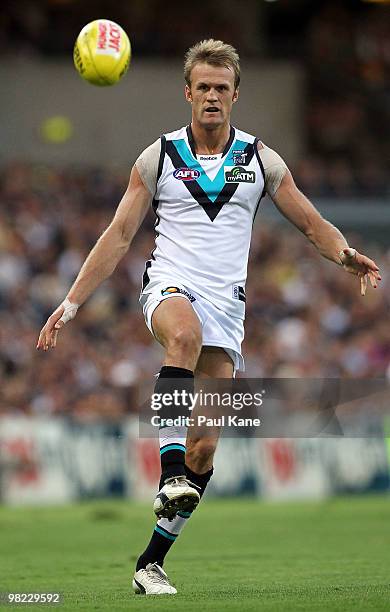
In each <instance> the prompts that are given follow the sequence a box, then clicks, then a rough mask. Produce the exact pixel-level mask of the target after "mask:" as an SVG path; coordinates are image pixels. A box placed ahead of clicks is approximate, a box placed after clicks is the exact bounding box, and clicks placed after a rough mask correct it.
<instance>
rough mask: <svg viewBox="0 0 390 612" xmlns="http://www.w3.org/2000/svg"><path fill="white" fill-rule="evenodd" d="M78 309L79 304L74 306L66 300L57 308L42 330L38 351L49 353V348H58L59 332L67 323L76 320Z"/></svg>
mask: <svg viewBox="0 0 390 612" xmlns="http://www.w3.org/2000/svg"><path fill="white" fill-rule="evenodd" d="M78 307H79V305H78V304H74V303H73V302H70V301H69V300H68V298H66V299H65V300H64V301H63V302H62V304H60V305H59V306H58V308H56V310H55V311H54V312H53V314H51V315H50V317H49V318H48V320H47V321H46V323H45V325H44V326H43V327H42V329H41V333H40V334H39V338H38V342H37V350H38V351H39V350H40V349H43V350H44V351H47V350H48V349H49V348H55V347H56V345H57V336H58V332H59V331H60V329H61V327H63V326H64V325H65V323H67V322H68V321H70V320H71V319H74V317H75V316H76V312H77V309H78Z"/></svg>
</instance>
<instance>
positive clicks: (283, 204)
mask: <svg viewBox="0 0 390 612" xmlns="http://www.w3.org/2000/svg"><path fill="white" fill-rule="evenodd" d="M268 151H271V149H268ZM259 153H263V155H264V153H265V151H264V152H263V151H259ZM272 153H274V152H272ZM275 155H277V154H275ZM269 157H270V159H271V156H270V155H269ZM279 160H280V162H279V164H277V163H276V162H277V160H276V159H275V160H274V162H275V163H274V165H273V166H272V164H270V165H269V167H268V175H267V168H266V188H267V181H268V185H269V189H267V191H268V193H269V195H270V196H271V198H272V200H273V202H274V203H275V205H276V207H277V208H278V209H279V210H280V212H281V213H282V214H283V215H284V216H285V217H286V219H288V220H289V221H290V222H291V223H293V224H294V225H295V226H296V227H297V228H298V229H299V230H300V231H301V232H302V233H303V234H304V235H305V236H306V237H307V238H308V239H309V240H310V242H311V243H312V244H314V246H315V247H316V248H317V249H318V251H319V252H320V253H321V255H322V256H323V257H326V258H327V259H330V260H331V261H333V262H335V263H337V264H339V265H342V266H343V268H344V270H346V272H349V273H351V274H356V275H357V276H358V277H359V278H360V290H361V294H362V295H364V294H365V292H366V288H367V279H369V280H370V282H371V285H372V286H373V287H377V282H378V281H379V280H381V277H380V274H379V268H378V266H377V265H376V263H375V262H374V261H373V260H372V259H370V258H369V257H367V256H366V255H363V254H362V253H358V252H357V251H356V250H355V249H353V248H351V247H349V245H348V243H347V241H346V239H345V238H344V236H343V235H342V233H341V232H340V230H338V229H337V227H335V226H334V225H332V223H329V221H327V220H326V219H324V218H323V217H322V216H321V214H320V213H319V212H318V210H317V209H316V208H315V206H313V204H312V203H311V202H310V200H309V199H308V198H307V197H306V196H305V195H304V194H303V193H302V192H301V191H300V190H299V189H298V187H297V186H296V184H295V182H294V179H293V177H292V175H291V172H290V171H289V170H288V168H287V167H286V165H285V164H284V162H283V160H282V159H281V158H279ZM282 163H283V164H284V167H283V166H282ZM278 166H279V167H278Z"/></svg>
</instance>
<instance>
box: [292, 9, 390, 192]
mask: <svg viewBox="0 0 390 612" xmlns="http://www.w3.org/2000/svg"><path fill="white" fill-rule="evenodd" d="M370 8H372V7H370ZM389 30H390V8H389V7H384V8H377V9H372V10H367V12H362V11H360V12H359V11H355V12H352V11H350V10H348V9H347V8H345V7H343V3H342V2H330V3H326V4H325V5H324V7H323V8H322V9H321V10H320V11H318V12H316V14H315V15H314V16H313V17H312V19H311V20H310V21H309V23H308V26H307V29H306V38H305V48H304V50H305V53H304V56H303V61H304V65H305V67H306V87H307V107H306V112H305V118H306V129H307V144H308V151H309V152H310V157H308V158H307V159H306V160H305V161H303V162H302V164H300V167H299V168H298V170H299V172H300V173H301V175H302V187H303V188H304V189H305V190H306V191H307V192H308V193H310V194H311V195H317V196H321V195H323V196H331V197H334V196H336V197H337V196H339V197H343V198H354V199H355V198H357V197H362V198H364V197H374V198H384V197H386V196H387V197H388V196H389V194H390V181H389V170H390V129H389V128H390V40H389V35H388V33H389Z"/></svg>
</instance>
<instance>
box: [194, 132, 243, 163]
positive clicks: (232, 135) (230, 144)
mask: <svg viewBox="0 0 390 612" xmlns="http://www.w3.org/2000/svg"><path fill="white" fill-rule="evenodd" d="M186 131H187V137H188V144H189V145H190V149H191V152H192V155H193V156H194V157H195V159H196V155H197V153H196V151H195V140H194V135H193V133H192V129H191V124H190V125H187V127H186ZM234 137H235V129H234V127H233V126H232V125H231V126H230V135H229V140H228V141H227V143H226V144H225V147H224V149H223V151H222V157H224V156H225V155H226V154H227V153H228V152H229V150H230V147H231V146H232V143H233V140H234Z"/></svg>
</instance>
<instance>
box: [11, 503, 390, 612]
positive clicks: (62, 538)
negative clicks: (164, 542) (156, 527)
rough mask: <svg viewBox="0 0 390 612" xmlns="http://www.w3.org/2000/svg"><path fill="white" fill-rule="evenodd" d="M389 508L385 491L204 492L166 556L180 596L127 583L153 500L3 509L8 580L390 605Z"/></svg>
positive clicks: (140, 600) (100, 592)
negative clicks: (248, 496)
mask: <svg viewBox="0 0 390 612" xmlns="http://www.w3.org/2000/svg"><path fill="white" fill-rule="evenodd" d="M389 519H390V498H385V497H367V498H364V499H363V498H348V499H339V500H333V501H327V502H322V503H283V504H275V503H272V504H270V503H259V502H256V501H254V500H244V499H241V500H240V499H239V500H218V501H209V500H206V501H205V502H203V504H202V505H201V507H200V509H199V510H198V511H197V513H196V514H195V515H194V516H193V517H192V519H191V521H190V523H189V525H188V526H187V527H186V529H185V530H184V532H183V533H182V535H181V536H180V538H179V539H178V541H177V542H176V543H175V545H174V547H173V548H172V549H171V552H170V556H169V558H168V559H167V562H166V564H165V569H166V570H167V572H168V573H169V576H170V578H171V580H172V582H173V583H174V584H175V585H176V587H177V588H178V590H179V593H178V595H176V596H174V597H172V596H160V597H149V598H145V597H141V596H135V595H133V593H132V591H131V590H130V588H129V585H130V577H131V575H132V571H133V567H134V562H135V560H136V557H137V553H138V552H139V551H141V549H142V548H143V546H144V544H145V542H146V538H147V536H149V533H150V531H151V529H152V525H153V518H152V514H151V510H150V508H149V507H148V506H143V505H135V504H133V503H130V502H127V503H125V502H95V503H85V504H79V505H76V506H69V507H61V508H42V509H41V508H39V509H38V508H34V509H31V508H28V509H25V508H17V509H11V508H0V534H1V536H0V551H1V553H0V555H1V561H0V591H17V592H45V591H46V592H48V591H51V592H56V591H60V592H61V593H62V594H63V598H64V603H63V604H62V605H60V606H58V605H57V606H55V608H56V609H58V610H61V611H65V610H67V611H68V610H69V611H70V610H72V611H74V610H111V611H113V612H117V611H120V610H137V611H138V610H145V611H147V612H149V611H159V612H160V611H164V612H165V611H167V610H169V611H171V610H172V611H179V610H180V611H181V612H182V611H183V610H186V611H192V610H194V611H195V610H197V611H199V610H201V612H203V611H204V610H210V611H215V610H224V611H225V612H228V611H230V610H240V611H241V612H247V611H252V610H253V611H254V610H275V611H277V610H286V611H287V610H288V611H289V612H290V611H292V610H310V611H313V610H314V611H315V610H340V612H341V611H346V610H354V611H356V610H389V609H390V576H389V573H390V529H389V522H390V521H389ZM4 608H6V609H9V610H11V609H15V610H16V609H17V610H20V609H21V608H23V609H24V608H29V609H35V610H45V609H46V610H47V609H49V608H53V606H48V605H47V606H42V605H40V606H38V605H23V606H21V605H19V606H10V605H7V606H4Z"/></svg>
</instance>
